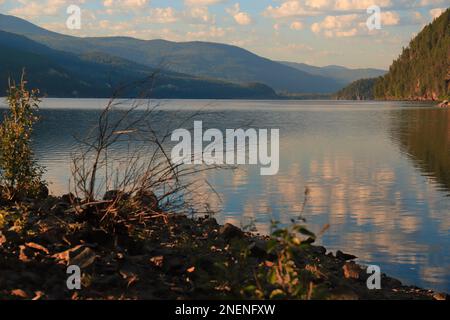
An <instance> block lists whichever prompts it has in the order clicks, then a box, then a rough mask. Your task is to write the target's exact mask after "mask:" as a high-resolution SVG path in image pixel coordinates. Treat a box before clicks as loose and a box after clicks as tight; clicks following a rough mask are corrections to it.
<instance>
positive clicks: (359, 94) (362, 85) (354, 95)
mask: <svg viewBox="0 0 450 320" xmlns="http://www.w3.org/2000/svg"><path fill="white" fill-rule="evenodd" d="M377 80H378V78H374V79H361V80H357V81H355V82H353V83H351V84H350V85H348V86H347V87H345V88H344V89H342V90H340V91H339V92H338V93H336V98H337V99H338V100H373V99H374V98H375V97H374V94H373V89H374V86H375V83H376V81H377Z"/></svg>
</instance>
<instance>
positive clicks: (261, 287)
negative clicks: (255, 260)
mask: <svg viewBox="0 0 450 320" xmlns="http://www.w3.org/2000/svg"><path fill="white" fill-rule="evenodd" d="M272 229H273V230H274V231H273V232H272V235H271V239H270V240H269V241H268V243H267V253H268V254H269V255H272V256H273V257H274V259H271V261H265V262H263V263H261V264H260V265H259V267H258V270H257V271H256V272H255V284H254V285H249V286H247V287H246V288H245V289H244V292H246V293H247V294H250V296H252V297H253V298H257V299H301V300H304V299H312V298H314V296H315V285H314V283H313V281H314V278H315V276H314V274H313V273H312V272H311V271H309V270H306V269H304V268H301V267H300V266H298V264H297V263H296V251H298V250H301V249H302V248H304V247H306V246H310V245H311V243H312V242H314V240H315V239H316V236H315V234H314V233H312V232H311V231H309V230H308V229H306V228H305V227H304V226H302V225H299V224H293V225H292V226H290V227H287V228H279V227H278V224H277V223H275V222H274V223H273V226H272ZM305 236H306V238H305Z"/></svg>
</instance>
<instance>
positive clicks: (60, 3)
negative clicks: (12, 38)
mask: <svg viewBox="0 0 450 320" xmlns="http://www.w3.org/2000/svg"><path fill="white" fill-rule="evenodd" d="M80 2H81V3H82V2H84V1H78V3H80ZM20 3H21V4H22V6H20V7H16V8H14V9H11V10H10V11H9V13H10V14H12V15H15V16H20V17H24V18H33V17H39V16H42V15H46V16H52V15H57V14H58V13H60V11H61V10H62V9H63V8H64V9H65V7H67V6H68V1H66V0H47V1H46V2H45V3H42V2H40V1H39V2H38V1H28V0H22V1H20ZM73 4H75V3H73Z"/></svg>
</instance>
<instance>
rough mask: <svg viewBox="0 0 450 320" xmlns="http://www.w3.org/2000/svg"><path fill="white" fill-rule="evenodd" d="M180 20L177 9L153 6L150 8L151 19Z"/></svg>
mask: <svg viewBox="0 0 450 320" xmlns="http://www.w3.org/2000/svg"><path fill="white" fill-rule="evenodd" d="M177 20H178V17H177V14H176V12H175V9H173V8H172V7H167V8H152V9H151V10H150V16H149V21H150V22H156V23H172V22H176V21H177Z"/></svg>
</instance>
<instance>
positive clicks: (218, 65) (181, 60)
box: [0, 15, 343, 93]
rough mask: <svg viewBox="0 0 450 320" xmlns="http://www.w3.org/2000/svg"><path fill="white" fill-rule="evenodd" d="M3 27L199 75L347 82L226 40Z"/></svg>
mask: <svg viewBox="0 0 450 320" xmlns="http://www.w3.org/2000/svg"><path fill="white" fill-rule="evenodd" d="M0 30H4V31H8V32H13V33H18V34H22V35H25V36H27V37H29V38H31V39H33V40H35V41H37V42H39V43H43V44H45V45H47V46H49V47H51V48H53V49H57V50H61V51H68V52H73V53H88V52H91V51H97V52H102V53H107V54H109V55H112V56H116V57H121V58H124V59H127V60H131V61H133V62H136V63H139V64H141V65H145V66H148V67H160V66H162V67H164V69H168V70H171V71H174V72H180V73H185V74H191V75H195V76H201V77H208V78H215V79H223V80H227V81H232V82H239V83H248V82H260V83H264V84H266V85H268V86H270V87H272V88H274V89H275V90H277V91H288V92H295V93H330V92H335V91H337V90H338V89H340V88H342V87H343V85H342V83H341V82H339V81H336V80H335V79H332V78H329V77H323V76H320V75H312V74H309V73H306V72H304V71H301V70H298V69H296V68H292V67H290V66H286V65H284V64H281V63H278V62H275V61H272V60H269V59H266V58H262V57H259V56H257V55H255V54H253V53H251V52H249V51H247V50H244V49H241V48H239V47H236V46H230V45H225V44H218V43H208V42H184V43H175V42H170V41H165V40H150V41H144V40H138V39H134V38H128V37H106V38H101V37H98V38H77V37H71V36H67V35H62V34H58V33H55V32H50V31H48V30H45V29H43V28H40V27H38V26H35V25H33V24H30V23H29V22H27V21H25V20H22V19H20V18H16V17H12V16H5V15H0Z"/></svg>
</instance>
